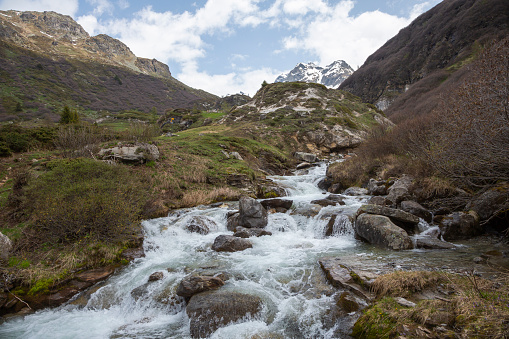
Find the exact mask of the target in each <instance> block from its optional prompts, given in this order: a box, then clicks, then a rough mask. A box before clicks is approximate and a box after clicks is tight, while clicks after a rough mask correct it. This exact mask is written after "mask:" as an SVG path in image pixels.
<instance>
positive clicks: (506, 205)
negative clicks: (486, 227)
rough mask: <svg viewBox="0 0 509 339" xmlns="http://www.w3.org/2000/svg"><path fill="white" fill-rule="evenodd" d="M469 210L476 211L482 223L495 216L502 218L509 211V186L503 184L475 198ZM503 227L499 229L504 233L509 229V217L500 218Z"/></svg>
mask: <svg viewBox="0 0 509 339" xmlns="http://www.w3.org/2000/svg"><path fill="white" fill-rule="evenodd" d="M467 209H468V210H473V211H475V212H476V213H477V214H478V215H479V218H480V221H486V220H489V219H490V218H492V217H494V216H499V215H500V216H502V215H503V214H504V213H507V210H509V185H508V184H507V183H506V184H502V185H500V186H499V187H495V188H490V189H488V190H486V191H484V192H482V193H480V194H478V195H477V196H475V197H474V198H473V199H472V200H471V201H470V202H469V203H468V205H467ZM498 219H499V221H500V224H501V226H502V227H497V229H498V230H499V231H503V230H504V229H506V228H507V227H508V222H507V216H506V217H505V220H504V218H498Z"/></svg>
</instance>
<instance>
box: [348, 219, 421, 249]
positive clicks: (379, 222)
mask: <svg viewBox="0 0 509 339" xmlns="http://www.w3.org/2000/svg"><path fill="white" fill-rule="evenodd" d="M355 232H356V234H357V235H359V236H360V237H361V238H362V239H364V240H366V241H367V242H369V243H370V244H376V245H382V246H384V247H386V248H389V249H393V250H407V249H411V248H413V244H412V240H411V239H410V237H409V236H408V234H407V232H406V231H405V230H404V229H402V228H401V227H398V226H396V225H395V224H394V223H393V222H392V221H391V220H390V219H389V218H388V217H386V216H383V215H374V214H367V213H363V214H361V215H360V216H359V217H357V220H356V222H355Z"/></svg>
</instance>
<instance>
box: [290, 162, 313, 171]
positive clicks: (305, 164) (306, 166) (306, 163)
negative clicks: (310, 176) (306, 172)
mask: <svg viewBox="0 0 509 339" xmlns="http://www.w3.org/2000/svg"><path fill="white" fill-rule="evenodd" d="M313 166H315V165H314V164H310V163H309V162H301V163H300V164H298V165H297V166H295V169H298V170H302V169H306V168H310V167H313Z"/></svg>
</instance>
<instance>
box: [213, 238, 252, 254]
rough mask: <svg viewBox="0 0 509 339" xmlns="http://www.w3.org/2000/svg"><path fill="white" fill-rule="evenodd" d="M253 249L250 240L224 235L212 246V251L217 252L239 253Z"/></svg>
mask: <svg viewBox="0 0 509 339" xmlns="http://www.w3.org/2000/svg"><path fill="white" fill-rule="evenodd" d="M252 247H253V245H252V244H251V242H250V241H249V240H246V239H242V238H239V237H234V236H232V235H224V234H223V235H220V236H218V237H217V238H216V239H215V240H214V244H212V249H213V250H214V251H216V252H238V251H243V250H245V249H248V248H252Z"/></svg>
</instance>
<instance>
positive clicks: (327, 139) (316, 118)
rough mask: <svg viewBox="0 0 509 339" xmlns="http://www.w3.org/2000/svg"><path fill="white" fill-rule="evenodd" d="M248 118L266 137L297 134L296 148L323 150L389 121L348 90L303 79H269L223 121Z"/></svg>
mask: <svg viewBox="0 0 509 339" xmlns="http://www.w3.org/2000/svg"><path fill="white" fill-rule="evenodd" d="M247 122H249V123H251V124H254V125H255V126H256V127H255V129H256V130H257V132H256V134H257V135H258V138H262V139H263V140H264V141H265V142H268V140H269V139H271V138H274V137H275V135H281V136H283V138H285V139H286V141H285V142H286V143H287V144H288V143H290V140H295V143H296V145H295V149H298V148H300V149H302V150H304V148H306V150H307V151H310V152H314V153H322V154H328V153H333V152H342V151H345V150H346V149H349V148H352V147H355V146H357V145H359V144H360V143H361V141H362V140H364V138H365V137H366V136H367V131H368V130H369V129H371V128H372V127H374V126H376V125H379V124H391V122H390V121H389V120H387V119H386V118H385V116H384V115H383V114H381V112H380V111H378V110H377V109H376V107H375V106H373V105H366V104H364V103H362V101H361V100H360V99H359V98H358V97H355V96H353V95H351V94H350V93H348V92H344V91H340V90H335V89H328V88H327V87H325V86H324V85H320V84H315V83H304V82H285V83H274V84H267V85H265V86H263V87H262V88H261V89H260V90H259V91H258V92H257V93H256V95H255V96H254V97H253V99H252V100H251V101H249V102H248V103H246V104H244V105H241V106H237V107H235V108H234V109H233V110H232V111H230V112H229V113H228V114H227V115H226V116H225V117H223V118H222V119H221V121H220V122H219V123H220V124H232V123H247ZM303 147H304V148H303Z"/></svg>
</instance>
